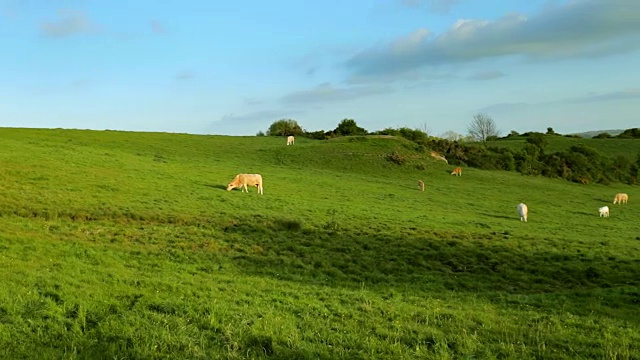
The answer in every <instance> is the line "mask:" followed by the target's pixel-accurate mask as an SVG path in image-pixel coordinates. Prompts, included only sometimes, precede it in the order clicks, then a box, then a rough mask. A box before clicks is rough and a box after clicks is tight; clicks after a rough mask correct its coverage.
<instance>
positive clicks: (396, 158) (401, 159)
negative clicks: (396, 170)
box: [385, 151, 407, 165]
mask: <svg viewBox="0 0 640 360" xmlns="http://www.w3.org/2000/svg"><path fill="white" fill-rule="evenodd" d="M385 159H387V161H389V162H392V163H394V164H397V165H403V164H404V163H406V162H407V158H406V157H405V156H403V155H401V154H399V153H398V152H397V151H394V152H392V153H389V154H387V156H386V157H385Z"/></svg>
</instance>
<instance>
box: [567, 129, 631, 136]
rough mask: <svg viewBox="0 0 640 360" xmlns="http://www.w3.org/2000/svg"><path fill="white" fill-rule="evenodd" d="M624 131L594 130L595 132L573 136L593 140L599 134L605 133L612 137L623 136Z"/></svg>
mask: <svg viewBox="0 0 640 360" xmlns="http://www.w3.org/2000/svg"><path fill="white" fill-rule="evenodd" d="M623 131H624V129H615V130H593V131H585V132H581V133H574V134H571V135H578V136H581V137H583V138H592V137H594V136H596V135H598V134H601V133H604V132H606V133H609V134H610V135H612V136H615V135H618V134H621V133H622V132H623Z"/></svg>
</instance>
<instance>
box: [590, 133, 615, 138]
mask: <svg viewBox="0 0 640 360" xmlns="http://www.w3.org/2000/svg"><path fill="white" fill-rule="evenodd" d="M612 137H613V136H611V134H609V133H607V132H603V133H600V134H598V135H596V136H594V137H593V138H594V139H611V138H612Z"/></svg>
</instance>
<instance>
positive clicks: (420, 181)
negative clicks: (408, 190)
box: [418, 180, 424, 191]
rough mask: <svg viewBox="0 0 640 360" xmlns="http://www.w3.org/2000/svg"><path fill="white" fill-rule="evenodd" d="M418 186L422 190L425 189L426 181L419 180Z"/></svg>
mask: <svg viewBox="0 0 640 360" xmlns="http://www.w3.org/2000/svg"><path fill="white" fill-rule="evenodd" d="M418 188H420V191H424V181H422V180H418Z"/></svg>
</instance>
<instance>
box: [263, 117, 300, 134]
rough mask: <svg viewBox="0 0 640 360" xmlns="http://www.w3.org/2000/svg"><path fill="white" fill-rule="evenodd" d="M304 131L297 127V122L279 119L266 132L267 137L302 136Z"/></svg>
mask: <svg viewBox="0 0 640 360" xmlns="http://www.w3.org/2000/svg"><path fill="white" fill-rule="evenodd" d="M303 133H304V130H302V128H301V127H300V125H298V122H297V121H295V120H292V119H280V120H278V121H275V122H274V123H273V124H271V126H269V130H267V135H268V136H290V135H294V136H297V135H302V134H303Z"/></svg>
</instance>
